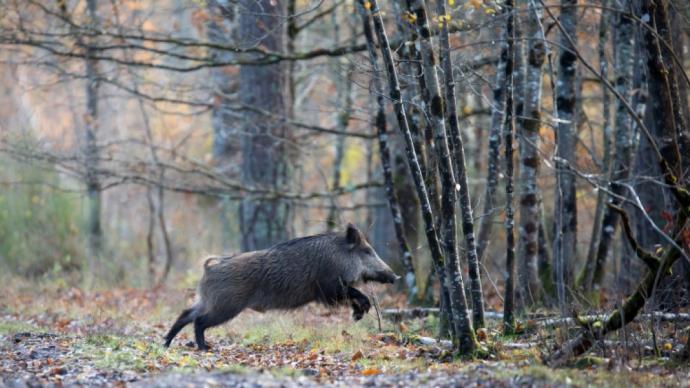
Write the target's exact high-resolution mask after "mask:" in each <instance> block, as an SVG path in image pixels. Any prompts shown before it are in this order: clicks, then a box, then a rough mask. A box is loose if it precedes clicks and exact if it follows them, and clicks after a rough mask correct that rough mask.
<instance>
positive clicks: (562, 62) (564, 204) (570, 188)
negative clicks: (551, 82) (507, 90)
mask: <svg viewBox="0 0 690 388" xmlns="http://www.w3.org/2000/svg"><path fill="white" fill-rule="evenodd" d="M560 23H561V24H562V25H563V29H564V32H563V33H562V34H561V38H560V47H561V50H560V54H559V60H558V79H557V81H556V85H557V90H556V106H557V108H556V109H557V115H558V117H557V118H558V127H557V129H556V155H555V158H556V180H557V183H556V203H555V209H554V211H555V222H556V235H555V236H554V244H553V250H554V252H553V271H554V282H555V284H556V294H557V297H558V303H559V306H560V308H561V310H562V312H566V311H567V306H568V303H569V302H568V301H569V299H570V298H569V296H568V290H569V288H570V284H571V277H572V269H573V263H574V262H575V259H576V258H577V199H576V196H575V175H573V173H572V172H570V171H569V168H568V165H575V162H576V160H575V144H576V142H577V138H576V137H577V133H576V131H575V123H574V121H575V105H576V101H575V100H576V99H575V73H576V69H577V67H576V64H577V63H576V60H577V57H576V55H575V53H574V51H575V49H576V47H575V45H574V44H571V42H576V41H577V36H576V29H577V0H561V15H560ZM566 34H567V35H568V36H569V37H570V38H571V39H572V40H571V39H568V37H567V36H565V35H566Z"/></svg>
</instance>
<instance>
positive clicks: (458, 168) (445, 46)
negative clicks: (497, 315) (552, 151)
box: [436, 0, 484, 329]
mask: <svg viewBox="0 0 690 388" xmlns="http://www.w3.org/2000/svg"><path fill="white" fill-rule="evenodd" d="M436 4H437V8H436V10H437V11H436V12H437V14H438V15H446V6H445V0H437V1H436ZM439 43H440V47H441V49H440V56H441V68H442V69H443V74H444V81H445V82H444V86H445V97H446V101H447V105H446V123H447V125H448V129H449V130H450V138H451V145H452V147H451V149H452V150H453V152H454V160H455V163H454V164H452V165H451V166H452V167H454V168H455V170H454V171H455V179H456V182H457V184H458V186H459V195H460V198H459V200H460V212H461V215H462V233H463V234H464V236H465V254H466V255H467V265H468V269H469V275H470V293H471V297H472V322H473V324H474V328H475V329H478V328H480V327H484V295H483V294H482V281H481V276H480V274H479V261H478V260H477V247H476V245H475V239H474V220H473V219H472V201H471V200H470V188H469V185H468V183H467V166H466V163H465V149H464V144H463V141H462V137H461V135H460V128H459V124H458V115H457V111H456V106H457V103H456V98H455V80H454V78H453V63H452V60H451V55H450V42H449V38H448V23H443V27H442V28H441V32H440V34H439Z"/></svg>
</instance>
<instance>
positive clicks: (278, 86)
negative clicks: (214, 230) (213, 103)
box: [239, 0, 290, 251]
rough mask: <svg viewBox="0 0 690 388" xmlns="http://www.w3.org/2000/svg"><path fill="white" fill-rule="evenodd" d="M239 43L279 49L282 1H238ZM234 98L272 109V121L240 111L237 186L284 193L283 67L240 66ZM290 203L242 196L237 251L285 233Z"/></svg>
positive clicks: (282, 237) (265, 244) (287, 173)
mask: <svg viewBox="0 0 690 388" xmlns="http://www.w3.org/2000/svg"><path fill="white" fill-rule="evenodd" d="M239 4H240V7H239V9H240V14H239V21H240V36H239V39H240V42H242V44H243V47H255V46H261V47H262V48H264V49H266V50H272V51H277V52H282V51H284V47H283V46H284V40H285V39H284V38H285V29H284V28H283V27H281V26H283V24H282V23H283V16H284V15H285V13H286V10H285V5H286V1H285V0H242V1H240V3H239ZM239 80H240V81H239V82H240V85H239V86H240V89H239V90H240V101H241V103H242V104H243V105H244V106H247V107H256V108H260V109H262V110H265V111H270V112H272V113H274V116H276V117H278V119H273V118H269V117H266V116H265V115H263V114H261V113H258V112H255V111H253V110H246V111H245V112H244V117H245V119H244V122H243V123H242V126H243V133H242V137H241V144H242V184H244V185H247V186H249V187H254V188H258V189H266V190H274V191H277V192H281V191H285V190H286V187H287V185H288V182H289V176H290V170H289V163H288V160H287V157H288V149H287V147H288V145H287V143H288V142H286V141H285V140H287V136H288V132H287V130H288V128H287V127H286V125H285V124H284V123H282V122H281V120H280V118H282V117H284V116H285V115H287V114H288V105H289V104H288V102H287V101H285V96H286V95H287V91H286V90H285V89H286V66H285V64H282V63H277V64H272V65H266V66H242V67H241V68H240V77H239ZM289 213H290V204H289V203H288V202H287V201H285V200H282V199H279V198H277V199H258V198H252V197H249V196H248V197H245V198H244V199H243V200H242V203H241V204H240V211H239V220H240V229H241V235H242V240H241V245H242V250H243V251H253V250H258V249H264V248H267V247H269V246H271V245H273V244H275V243H277V242H279V241H283V240H286V239H287V238H288V235H289V219H290V216H289Z"/></svg>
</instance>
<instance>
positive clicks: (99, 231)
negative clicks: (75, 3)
mask: <svg viewBox="0 0 690 388" xmlns="http://www.w3.org/2000/svg"><path fill="white" fill-rule="evenodd" d="M97 4H98V2H97V1H96V0H88V1H87V2H86V6H87V11H88V15H89V19H90V24H91V25H92V26H93V27H94V28H96V24H97V23H98V15H97V14H96V11H97V7H98V5H97ZM94 55H95V52H94V49H93V48H92V47H91V45H88V46H87V48H86V117H85V119H84V121H85V125H86V144H85V148H84V154H85V161H84V162H85V167H86V192H87V196H88V257H89V270H90V271H91V272H92V273H94V272H96V271H97V270H98V269H97V268H96V266H97V264H98V262H99V261H100V256H101V254H102V250H103V228H102V226H101V207H102V204H101V202H102V197H101V183H100V180H99V177H98V159H99V155H98V144H97V142H98V89H99V87H100V82H99V80H98V78H99V75H98V62H97V60H94V59H92V57H93V56H94Z"/></svg>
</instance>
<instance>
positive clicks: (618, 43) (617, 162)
mask: <svg viewBox="0 0 690 388" xmlns="http://www.w3.org/2000/svg"><path fill="white" fill-rule="evenodd" d="M615 34H616V35H615V42H614V45H615V46H614V47H615V56H614V62H615V65H614V66H615V69H616V89H617V91H618V93H619V94H620V95H621V96H623V98H625V99H626V100H628V101H630V99H631V97H632V93H631V84H632V78H633V63H634V59H635V55H634V52H633V48H634V46H633V35H634V29H633V24H632V20H630V19H629V18H627V17H624V16H622V15H621V14H618V16H617V22H616V29H615ZM614 133H615V139H616V140H615V150H616V151H615V155H614V161H613V170H612V171H611V175H610V178H609V179H610V185H609V187H610V190H611V192H612V193H613V194H614V195H615V196H612V197H611V198H610V199H609V203H611V204H613V205H615V206H620V204H621V203H622V199H621V197H624V196H625V195H626V194H627V189H626V188H625V186H622V185H620V184H618V182H624V181H627V180H628V177H629V176H630V167H631V163H632V146H633V144H632V120H631V118H630V114H629V113H628V112H627V110H626V108H625V106H624V105H623V103H622V102H621V101H619V100H616V121H615V132H614ZM617 227H618V213H617V212H615V211H613V210H611V207H608V206H607V207H606V208H605V209H604V216H603V218H602V227H601V236H600V237H599V247H598V249H597V254H596V256H595V261H594V264H595V265H594V269H593V272H592V273H591V275H590V276H591V278H590V279H588V280H589V281H588V282H586V283H585V285H584V286H585V291H587V292H594V293H595V294H596V293H597V292H598V291H599V288H600V287H601V284H602V282H603V281H604V274H605V267H604V265H605V264H606V258H607V256H608V254H609V251H610V249H611V245H612V242H613V239H614V236H615V233H616V228H617ZM595 300H598V298H595Z"/></svg>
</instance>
